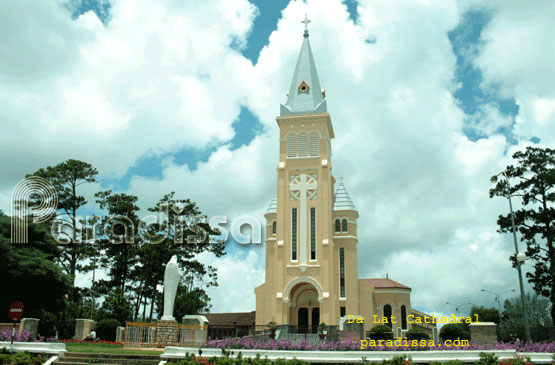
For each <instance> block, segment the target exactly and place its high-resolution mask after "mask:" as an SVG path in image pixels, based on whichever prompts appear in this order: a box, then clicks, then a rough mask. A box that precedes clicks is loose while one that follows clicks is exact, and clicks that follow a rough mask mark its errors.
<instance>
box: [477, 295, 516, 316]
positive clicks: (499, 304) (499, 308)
mask: <svg viewBox="0 0 555 365" xmlns="http://www.w3.org/2000/svg"><path fill="white" fill-rule="evenodd" d="M480 290H481V291H483V292H486V293H490V294H493V295H495V301H497V307H498V310H499V319H501V301H500V299H499V297H501V296H502V295H503V294H507V293H510V292H514V291H516V290H514V289H511V290H507V291H504V292H503V293H495V292H492V291H489V290H486V289H480Z"/></svg>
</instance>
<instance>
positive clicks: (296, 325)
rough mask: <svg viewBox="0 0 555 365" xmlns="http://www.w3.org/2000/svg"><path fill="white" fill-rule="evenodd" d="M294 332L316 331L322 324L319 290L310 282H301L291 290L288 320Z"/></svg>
mask: <svg viewBox="0 0 555 365" xmlns="http://www.w3.org/2000/svg"><path fill="white" fill-rule="evenodd" d="M287 322H288V323H289V326H290V332H292V333H316V332H317V329H318V325H319V324H320V302H319V301H318V291H317V290H316V288H315V287H314V286H313V285H312V284H309V283H306V282H304V283H299V284H297V285H295V286H294V287H293V289H292V290H291V300H290V302H289V314H288V320H287Z"/></svg>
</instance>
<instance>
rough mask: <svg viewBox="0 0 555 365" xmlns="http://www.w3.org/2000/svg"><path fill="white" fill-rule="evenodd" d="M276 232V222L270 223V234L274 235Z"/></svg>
mask: <svg viewBox="0 0 555 365" xmlns="http://www.w3.org/2000/svg"><path fill="white" fill-rule="evenodd" d="M276 231H277V223H276V221H273V222H272V234H276Z"/></svg>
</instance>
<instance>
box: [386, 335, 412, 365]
mask: <svg viewBox="0 0 555 365" xmlns="http://www.w3.org/2000/svg"><path fill="white" fill-rule="evenodd" d="M386 327H387V326H386ZM388 328H389V327H388ZM382 364H383V365H412V364H413V362H412V361H411V360H410V357H407V355H399V356H393V358H392V359H391V360H383V361H382Z"/></svg>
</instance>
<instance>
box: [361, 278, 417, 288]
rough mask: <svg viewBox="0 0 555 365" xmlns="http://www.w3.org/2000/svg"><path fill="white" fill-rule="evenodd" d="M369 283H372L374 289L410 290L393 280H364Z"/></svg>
mask: <svg viewBox="0 0 555 365" xmlns="http://www.w3.org/2000/svg"><path fill="white" fill-rule="evenodd" d="M362 280H364V281H366V282H367V283H370V285H372V286H373V287H374V288H379V289H410V288H409V287H408V286H406V285H403V284H401V283H398V282H396V281H394V280H391V279H384V278H379V279H362Z"/></svg>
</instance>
